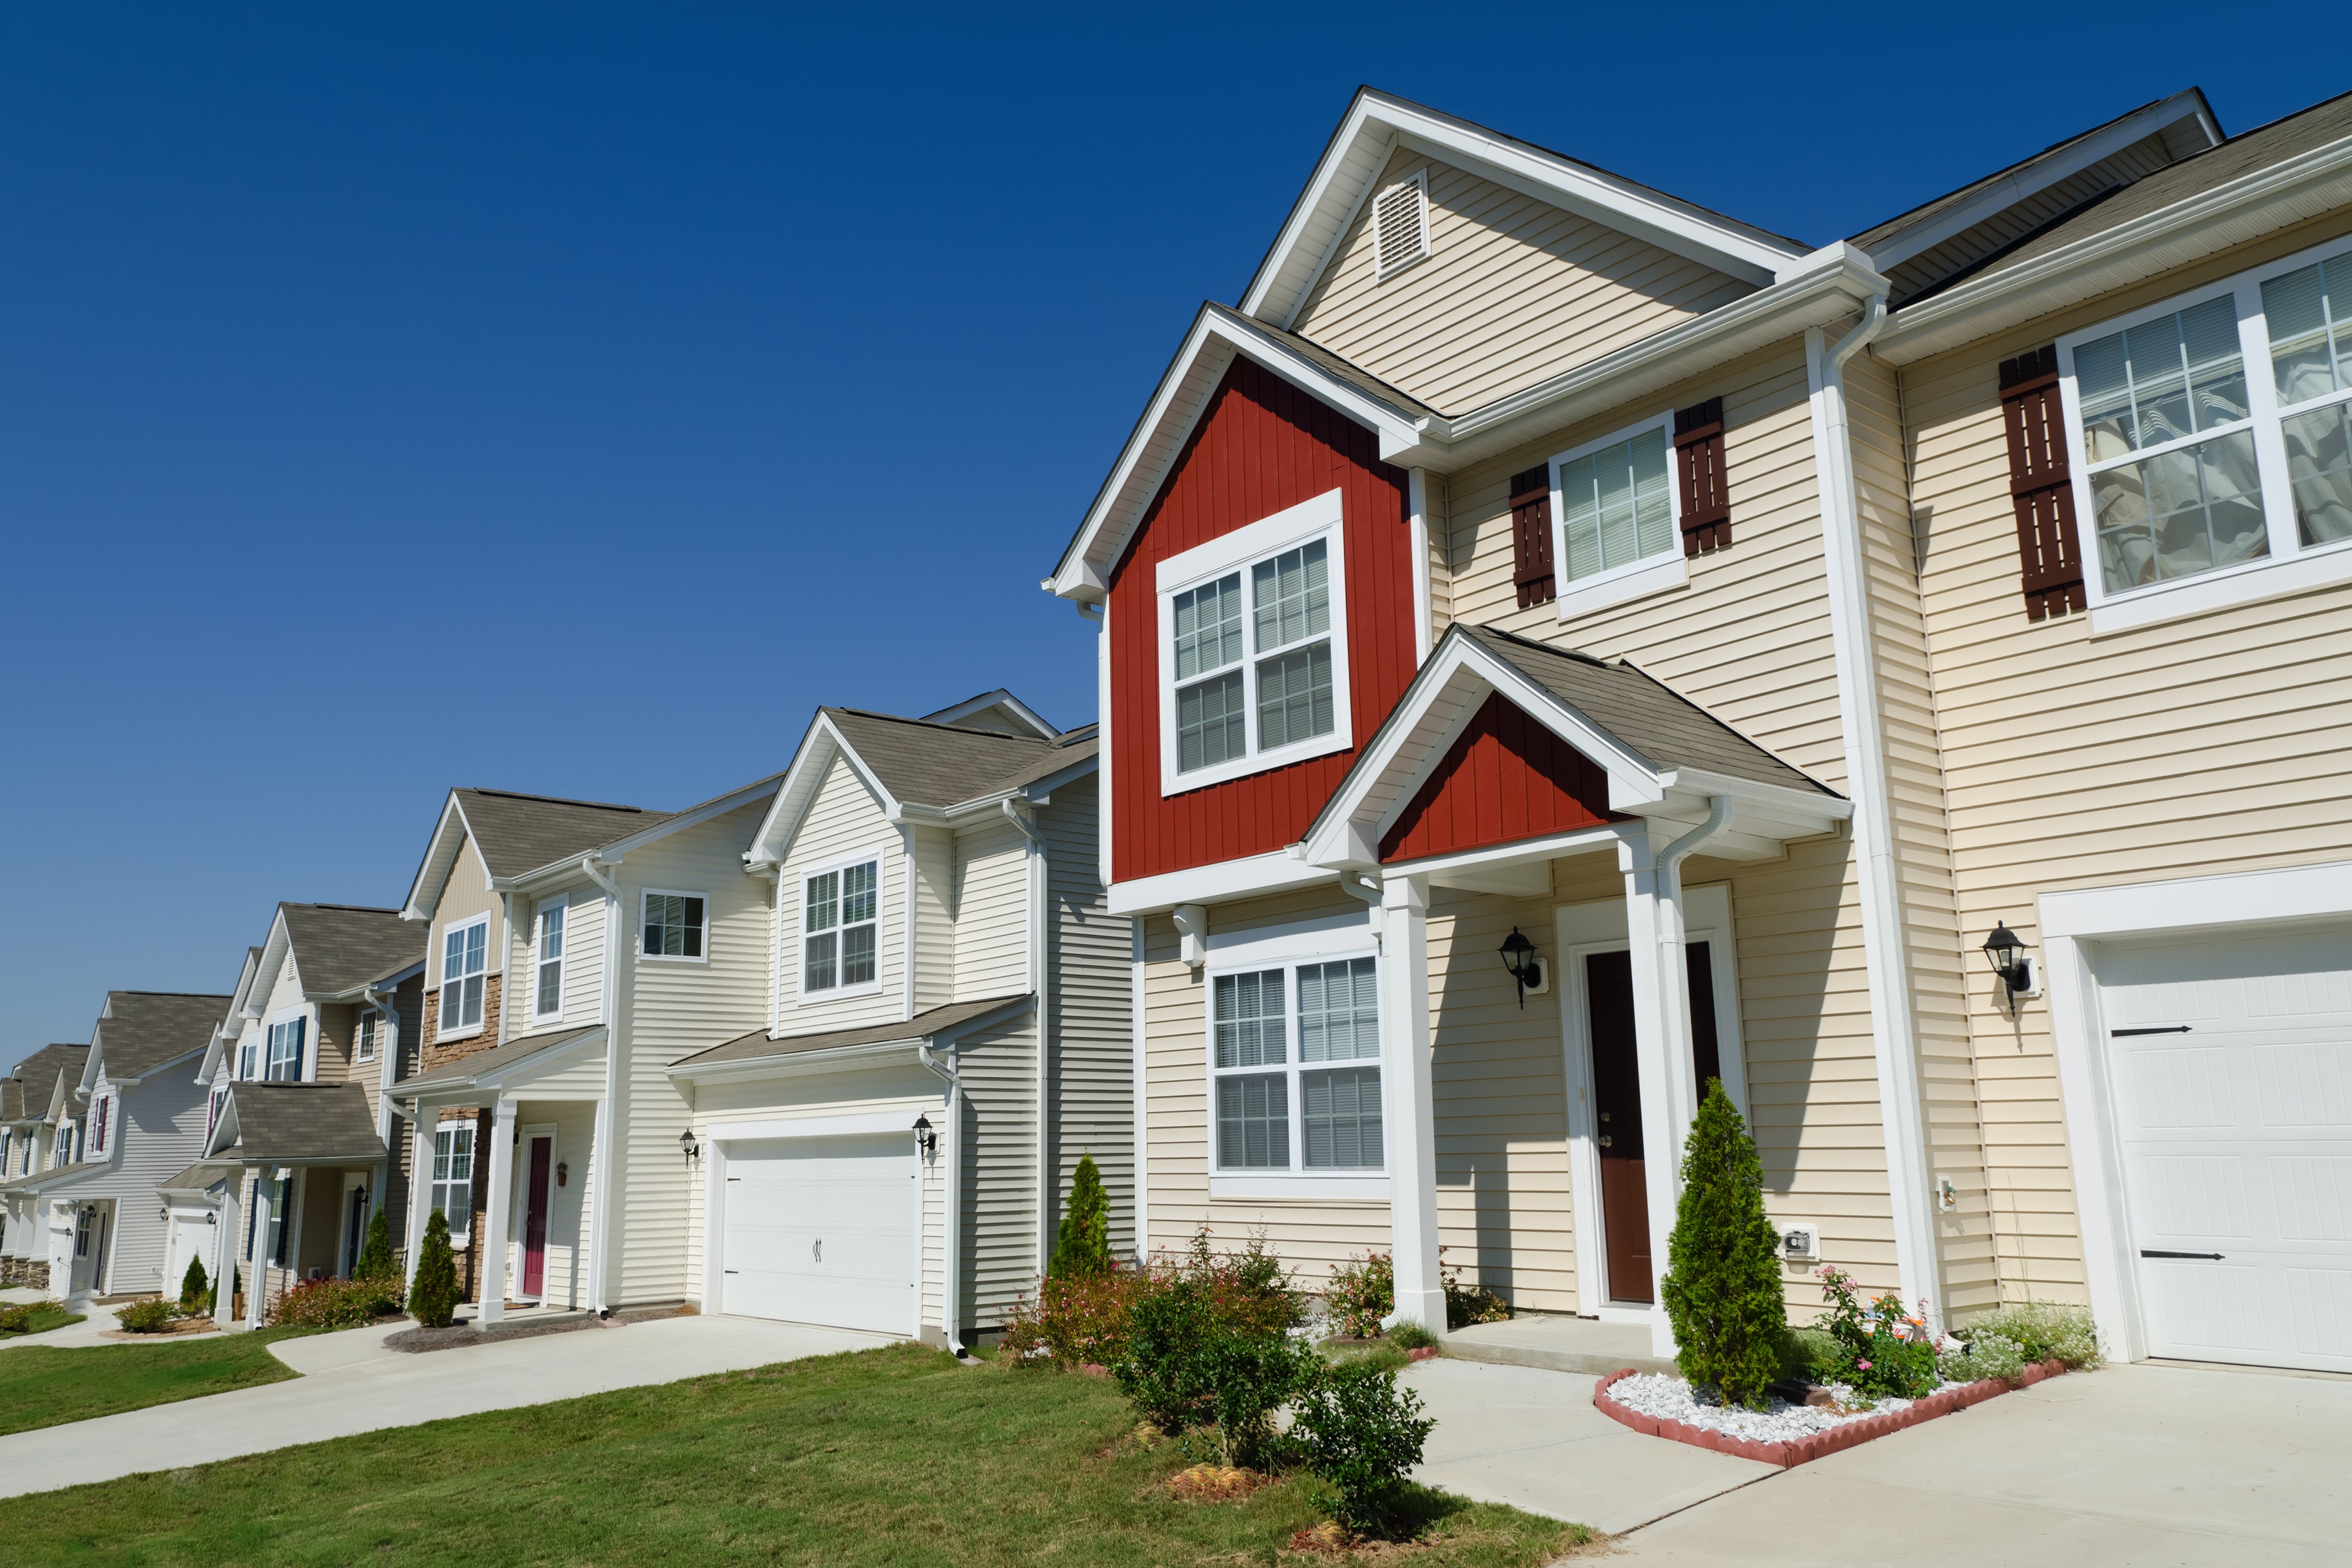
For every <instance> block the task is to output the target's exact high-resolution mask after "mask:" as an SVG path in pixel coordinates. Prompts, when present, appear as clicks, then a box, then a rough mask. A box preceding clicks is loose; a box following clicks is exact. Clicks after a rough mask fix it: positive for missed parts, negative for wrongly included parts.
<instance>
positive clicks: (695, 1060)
mask: <svg viewBox="0 0 2352 1568" xmlns="http://www.w3.org/2000/svg"><path fill="white" fill-rule="evenodd" d="M1027 995H1028V993H1027V992H1025V991H1024V992H1021V993H1019V994H1014V995H1011V996H988V997H983V998H982V999H981V1000H979V1001H977V1002H950V1003H949V1004H948V1005H946V1006H944V1007H934V1008H932V1009H931V1010H930V1011H929V1012H928V1013H918V1014H916V1015H915V1016H913V1017H911V1018H908V1019H907V1020H905V1021H904V1022H903V1023H889V1024H868V1025H866V1026H862V1027H859V1028H855V1029H827V1030H824V1032H822V1033H820V1034H814V1035H788V1036H786V1037H783V1038H782V1039H770V1038H769V1037H768V1032H767V1031H766V1030H765V1029H759V1030H755V1031H753V1032H752V1033H751V1034H748V1035H745V1036H742V1037H740V1038H738V1039H732V1040H729V1041H728V1042H727V1043H726V1044H724V1045H719V1046H713V1047H710V1048H709V1050H707V1051H703V1052H700V1053H698V1054H697V1055H695V1056H690V1057H688V1058H686V1059H685V1060H683V1061H679V1062H674V1063H672V1064H671V1065H672V1067H674V1068H682V1067H708V1066H709V1065H711V1064H713V1063H716V1062H737V1061H756V1060H758V1059H759V1058H761V1057H791V1056H800V1055H803V1054H804V1053H806V1052H809V1051H826V1050H833V1049H835V1048H836V1047H841V1046H878V1045H882V1044H885V1043H886V1042H888V1041H892V1040H926V1039H929V1038H930V1037H932V1036H934V1035H939V1034H943V1033H945V1032H946V1031H948V1030H950V1029H953V1028H956V1027H958V1026H961V1025H964V1024H969V1023H970V1022H971V1021H972V1020H973V1019H974V1018H978V1017H981V1016H984V1015H986V1014H989V1013H992V1012H994V1011H995V1010H996V1009H998V1008H1000V1007H1005V1006H1009V1005H1012V1004H1013V1003H1015V1002H1019V1001H1022V1000H1024V999H1025V998H1026V997H1027Z"/></svg>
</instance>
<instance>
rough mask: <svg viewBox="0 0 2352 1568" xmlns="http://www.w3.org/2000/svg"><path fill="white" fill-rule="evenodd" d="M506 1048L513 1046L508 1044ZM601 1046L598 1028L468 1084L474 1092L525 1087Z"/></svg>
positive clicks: (600, 1027)
mask: <svg viewBox="0 0 2352 1568" xmlns="http://www.w3.org/2000/svg"><path fill="white" fill-rule="evenodd" d="M508 1043H509V1045H511V1044H512V1043H513V1042H512V1041H509V1042H508ZM603 1044H604V1025H602V1024H598V1025H597V1026H594V1027H593V1028H592V1029H589V1030H588V1031H587V1032H586V1033H585V1034H583V1035H581V1036H580V1037H578V1038H577V1039H571V1040H566V1041H564V1042H563V1043H562V1045H560V1046H550V1047H548V1048H547V1049H545V1050H543V1051H536V1052H533V1053H532V1054H531V1055H530V1056H527V1057H525V1058H522V1059H521V1060H520V1061H518V1062H510V1063H509V1064H508V1065H507V1066H505V1067H503V1068H499V1069H497V1070H496V1071H493V1072H486V1073H482V1074H480V1075H479V1076H478V1077H476V1078H475V1079H472V1080H471V1082H472V1085H473V1087H474V1088H476V1089H504V1088H506V1087H507V1086H508V1085H509V1084H527V1083H529V1082H530V1079H532V1078H534V1077H536V1076H537V1075H538V1074H540V1073H542V1072H544V1071H546V1070H547V1069H548V1068H551V1067H554V1066H556V1065H558V1064H559V1063H562V1064H569V1063H570V1062H571V1061H572V1058H574V1057H578V1056H583V1055H585V1054H586V1053H587V1051H588V1049H589V1047H592V1046H602V1045H603Z"/></svg>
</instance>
